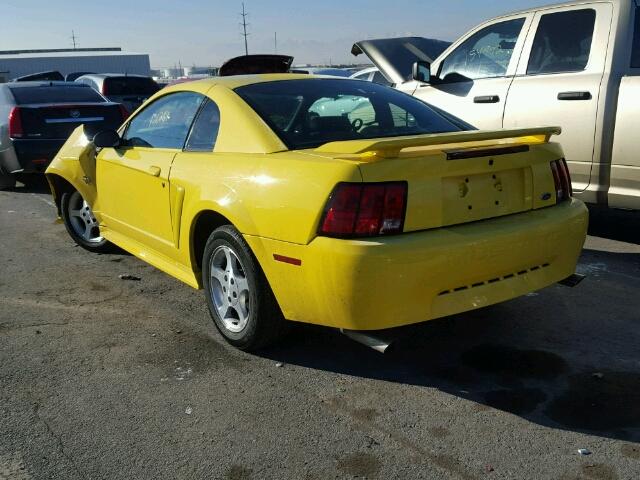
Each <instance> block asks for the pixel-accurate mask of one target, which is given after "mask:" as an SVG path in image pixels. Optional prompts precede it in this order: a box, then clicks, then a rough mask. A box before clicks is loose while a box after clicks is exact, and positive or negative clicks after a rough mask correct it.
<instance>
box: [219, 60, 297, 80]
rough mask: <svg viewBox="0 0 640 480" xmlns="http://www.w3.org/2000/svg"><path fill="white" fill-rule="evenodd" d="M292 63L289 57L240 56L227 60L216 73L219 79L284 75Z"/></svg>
mask: <svg viewBox="0 0 640 480" xmlns="http://www.w3.org/2000/svg"><path fill="white" fill-rule="evenodd" d="M291 63H293V57H290V56H289V55H242V56H241V57H235V58H232V59H231V60H227V61H226V62H225V63H224V64H223V65H222V66H221V67H220V70H219V71H218V75H220V76H221V77H227V76H229V75H247V74H256V73H286V72H288V71H289V68H290V67H291Z"/></svg>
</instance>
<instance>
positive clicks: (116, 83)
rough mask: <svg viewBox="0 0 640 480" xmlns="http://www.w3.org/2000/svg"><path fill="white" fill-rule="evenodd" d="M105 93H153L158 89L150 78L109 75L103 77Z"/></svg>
mask: <svg viewBox="0 0 640 480" xmlns="http://www.w3.org/2000/svg"><path fill="white" fill-rule="evenodd" d="M103 88H104V94H105V95H153V94H154V93H156V92H157V91H158V90H159V87H158V84H157V83H156V82H154V81H153V79H151V78H140V77H109V78H105V79H104V87H103Z"/></svg>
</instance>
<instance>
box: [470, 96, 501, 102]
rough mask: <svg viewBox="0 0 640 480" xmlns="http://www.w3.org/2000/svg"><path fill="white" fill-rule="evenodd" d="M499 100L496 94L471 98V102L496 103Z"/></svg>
mask: <svg viewBox="0 0 640 480" xmlns="http://www.w3.org/2000/svg"><path fill="white" fill-rule="evenodd" d="M499 101H500V97H499V96H498V95H480V96H478V97H474V98H473V103H498V102H499Z"/></svg>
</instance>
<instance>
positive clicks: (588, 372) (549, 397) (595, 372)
mask: <svg viewBox="0 0 640 480" xmlns="http://www.w3.org/2000/svg"><path fill="white" fill-rule="evenodd" d="M594 262H596V263H604V264H605V265H607V269H608V270H605V271H599V272H596V273H595V274H594V275H592V276H591V277H588V278H587V279H586V280H585V282H583V284H582V285H580V286H578V287H576V288H575V289H569V288H567V287H559V286H554V287H550V288H549V289H546V290H545V291H544V292H541V293H540V294H539V295H537V294H533V295H532V296H531V297H530V298H527V297H523V298H521V299H516V300H514V301H511V302H507V303H504V304H500V305H496V306H493V307H488V308H484V309H481V310H477V311H473V312H469V313H466V314H463V315H457V316H454V317H449V318H445V319H440V320H435V321H431V322H426V323H423V324H420V325H415V326H411V327H405V328H400V329H394V330H388V331H386V332H384V333H385V334H386V335H388V336H390V337H395V338H396V339H397V340H396V342H395V343H394V345H393V347H392V348H391V350H390V351H389V353H387V354H384V355H382V354H380V353H377V352H375V351H373V350H371V349H369V348H367V347H364V346H361V345H359V344H356V343H354V342H353V341H351V340H349V339H348V338H346V337H344V336H342V335H341V334H340V333H338V332H337V331H335V330H331V329H325V328H318V327H313V326H302V325H301V326H296V327H295V328H294V329H293V331H292V333H291V334H290V335H289V337H288V338H287V339H286V340H285V341H284V343H283V344H281V345H280V347H278V348H276V349H273V350H270V351H268V352H263V353H262V355H263V356H264V357H266V358H269V359H272V360H274V361H278V362H284V363H288V364H294V365H300V366H304V367H308V368H312V369H319V370H325V371H330V372H335V373H339V374H345V375H352V376H357V377H363V378H371V379H378V380H384V381H388V382H395V383H399V384H410V385H419V386H425V387H432V388H438V389H440V390H442V391H445V392H448V393H450V394H453V395H456V396H459V397H463V398H466V399H469V400H472V401H475V402H477V403H479V404H482V405H486V406H489V407H493V408H496V409H499V410H503V411H507V412H510V413H513V414H515V415H519V416H521V417H523V418H526V419H527V420H529V421H532V422H535V423H538V424H541V425H545V426H549V427H552V428H561V429H567V430H572V431H580V432H587V433H590V434H595V435H600V436H604V437H610V438H617V439H623V440H627V441H635V442H640V365H639V364H638V363H637V341H638V339H639V338H640V314H638V313H637V312H638V309H635V310H634V309H633V308H632V307H631V305H630V304H627V306H626V307H624V306H623V307H622V308H621V309H620V310H619V311H615V309H611V306H610V305H609V306H606V305H607V303H609V304H611V303H613V304H615V303H616V302H618V300H617V299H616V298H612V299H609V301H608V302H603V301H601V300H598V299H597V297H596V298H594V294H593V292H594V291H596V292H597V291H598V290H599V289H600V288H609V287H608V285H607V282H608V281H617V280H620V279H617V278H614V274H613V273H611V271H615V270H616V269H617V268H618V267H619V268H620V269H621V270H622V271H624V272H628V271H631V272H633V271H634V270H635V271H638V273H639V275H638V276H637V279H638V280H640V270H638V269H640V254H620V253H609V252H601V251H585V252H584V254H583V258H582V263H584V264H587V265H588V264H592V263H594ZM629 265H631V266H630V267H629ZM625 268H627V270H624V269H625ZM622 275H623V277H624V276H627V277H629V278H630V279H631V280H633V276H632V275H629V274H627V273H623V274H622ZM609 277H611V278H613V280H609ZM622 281H626V280H624V278H623V279H622ZM636 281H637V280H636ZM636 285H637V284H636ZM629 291H631V290H629ZM620 294H621V296H622V298H624V297H625V293H624V292H620ZM627 301H628V302H637V300H636V299H635V298H632V299H628V297H627ZM580 302H582V303H583V304H580ZM618 303H621V304H624V302H618ZM554 305H555V306H554ZM599 309H601V310H602V311H600V310H599ZM634 352H635V353H634ZM614 359H615V360H614ZM629 365H635V367H629Z"/></svg>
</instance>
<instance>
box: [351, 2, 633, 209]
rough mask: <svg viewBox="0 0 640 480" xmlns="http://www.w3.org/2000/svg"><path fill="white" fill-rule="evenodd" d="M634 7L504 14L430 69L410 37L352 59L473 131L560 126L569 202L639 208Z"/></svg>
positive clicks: (598, 5) (575, 5)
mask: <svg viewBox="0 0 640 480" xmlns="http://www.w3.org/2000/svg"><path fill="white" fill-rule="evenodd" d="M639 2H640V0H602V1H598V0H591V1H589V0H585V1H574V2H570V3H564V4H560V5H550V6H544V7H538V8H535V9H531V10H526V11H523V12H517V13H512V14H509V15H504V16H501V17H498V18H494V19H492V20H489V21H487V22H485V23H483V24H481V25H478V26H477V27H475V28H473V29H472V30H471V31H469V32H468V33H466V34H465V35H463V36H462V37H461V38H459V39H458V40H457V41H455V42H454V43H453V44H452V45H451V46H450V47H449V48H447V49H446V50H445V51H444V52H443V53H442V54H441V55H440V56H438V58H436V59H435V60H434V61H431V59H430V58H429V57H428V55H427V54H425V53H424V52H421V51H420V50H419V49H418V48H417V47H416V45H417V43H418V42H415V43H414V42H413V41H412V38H401V39H383V40H365V41H362V42H357V43H356V44H355V45H354V46H353V49H352V53H354V54H355V55H357V54H359V53H365V54H366V55H367V56H368V57H369V58H370V59H371V61H372V62H373V63H374V64H375V65H376V67H378V69H379V70H380V71H381V72H382V73H383V74H384V75H385V77H387V79H388V80H389V81H390V82H392V83H393V84H394V86H395V87H396V88H398V89H399V90H402V91H404V92H407V93H410V94H412V95H414V96H416V97H418V98H420V99H422V100H424V101H425V102H427V103H430V104H431V105H434V106H436V107H439V108H441V109H443V110H445V111H447V112H450V113H451V114H453V115H455V116H457V117H459V118H461V119H463V120H465V121H467V122H468V123H470V124H472V125H474V126H475V127H477V128H480V129H495V128H501V127H504V128H516V127H530V126H538V125H559V126H561V127H562V135H561V136H560V137H559V141H560V142H561V143H562V146H563V148H564V151H565V154H566V160H567V162H568V163H569V168H570V170H571V175H572V178H573V189H574V194H575V195H576V196H577V197H579V198H581V199H582V200H584V201H587V202H589V203H597V204H601V205H608V206H610V207H616V208H626V209H640V134H639V131H640V5H639ZM421 40H422V39H421Z"/></svg>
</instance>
